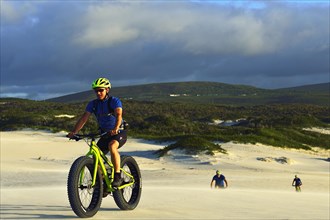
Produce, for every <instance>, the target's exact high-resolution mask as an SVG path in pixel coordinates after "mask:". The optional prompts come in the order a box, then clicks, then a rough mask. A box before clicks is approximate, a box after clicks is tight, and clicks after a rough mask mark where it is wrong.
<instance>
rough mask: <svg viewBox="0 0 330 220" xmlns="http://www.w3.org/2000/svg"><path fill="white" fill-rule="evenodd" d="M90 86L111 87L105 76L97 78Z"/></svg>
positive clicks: (94, 87)
mask: <svg viewBox="0 0 330 220" xmlns="http://www.w3.org/2000/svg"><path fill="white" fill-rule="evenodd" d="M92 88H93V89H96V88H109V89H111V83H110V81H109V80H108V79H107V78H98V79H96V80H95V81H94V82H93V83H92Z"/></svg>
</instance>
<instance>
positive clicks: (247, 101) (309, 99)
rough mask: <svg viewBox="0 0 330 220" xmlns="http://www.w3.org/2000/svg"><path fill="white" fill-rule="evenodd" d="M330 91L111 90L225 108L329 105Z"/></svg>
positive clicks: (67, 99) (157, 86)
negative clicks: (217, 105)
mask: <svg viewBox="0 0 330 220" xmlns="http://www.w3.org/2000/svg"><path fill="white" fill-rule="evenodd" d="M329 88H330V83H322V84H314V85H305V86H299V87H292V88H283V89H273V90H271V89H260V88H256V87H253V86H247V85H232V84H225V83H217V82H174V83H153V84H145V85H135V86H123V87H115V88H113V89H112V90H111V95H112V96H117V97H120V98H121V99H122V100H137V101H154V102H193V103H214V104H224V105H262V104H279V103H283V104H287V103H300V104H315V105H323V106H329V97H330V95H329V91H330V90H329ZM92 99H95V94H94V92H93V91H91V90H89V91H84V92H79V93H75V94H71V95H66V96H61V97H57V98H52V99H48V100H46V101H50V102H62V103H73V102H86V101H89V100H92Z"/></svg>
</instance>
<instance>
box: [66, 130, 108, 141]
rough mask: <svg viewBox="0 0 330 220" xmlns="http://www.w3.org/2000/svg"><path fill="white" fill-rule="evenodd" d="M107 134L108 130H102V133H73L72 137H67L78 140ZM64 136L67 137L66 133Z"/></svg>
mask: <svg viewBox="0 0 330 220" xmlns="http://www.w3.org/2000/svg"><path fill="white" fill-rule="evenodd" d="M106 134H108V132H104V133H101V134H100V133H90V134H75V135H74V136H73V138H69V139H70V140H75V141H80V140H82V139H84V138H87V139H95V138H99V137H102V136H104V135H106ZM66 137H69V136H68V135H66Z"/></svg>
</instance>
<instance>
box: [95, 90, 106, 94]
mask: <svg viewBox="0 0 330 220" xmlns="http://www.w3.org/2000/svg"><path fill="white" fill-rule="evenodd" d="M104 90H105V89H95V90H94V92H95V93H99V92H100V93H102V92H104Z"/></svg>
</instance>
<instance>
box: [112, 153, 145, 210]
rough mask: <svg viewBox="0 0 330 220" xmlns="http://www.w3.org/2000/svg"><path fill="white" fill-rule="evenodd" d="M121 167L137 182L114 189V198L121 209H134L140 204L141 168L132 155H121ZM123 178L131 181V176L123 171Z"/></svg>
mask: <svg viewBox="0 0 330 220" xmlns="http://www.w3.org/2000/svg"><path fill="white" fill-rule="evenodd" d="M121 167H122V168H123V169H124V170H125V171H126V172H127V173H130V174H131V175H132V176H133V178H134V181H135V183H134V184H133V185H131V186H128V187H125V188H123V189H120V190H116V191H114V192H113V198H114V200H115V202H116V204H117V206H118V207H119V208H120V209H122V210H132V209H135V208H136V206H137V205H138V204H139V201H140V197H141V192H142V180H141V173H140V169H139V166H138V164H137V163H136V161H135V160H134V158H133V157H130V156H121ZM122 178H123V179H124V182H130V181H131V179H130V177H129V176H127V175H125V174H124V173H123V172H122Z"/></svg>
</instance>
